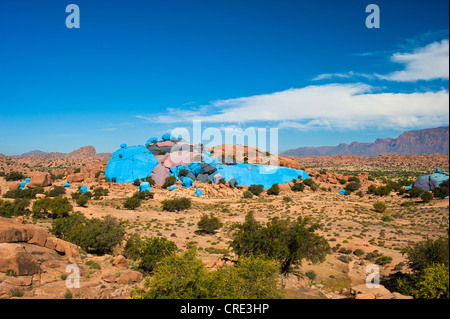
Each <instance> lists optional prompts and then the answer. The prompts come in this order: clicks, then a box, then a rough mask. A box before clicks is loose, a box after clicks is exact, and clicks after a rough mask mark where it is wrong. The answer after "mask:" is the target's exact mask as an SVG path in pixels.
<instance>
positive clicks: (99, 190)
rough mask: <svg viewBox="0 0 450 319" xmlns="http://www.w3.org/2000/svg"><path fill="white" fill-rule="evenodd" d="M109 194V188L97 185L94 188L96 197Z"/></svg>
mask: <svg viewBox="0 0 450 319" xmlns="http://www.w3.org/2000/svg"><path fill="white" fill-rule="evenodd" d="M108 194H109V190H108V189H107V188H103V187H96V188H94V190H93V196H94V199H100V197H102V196H107V195H108Z"/></svg>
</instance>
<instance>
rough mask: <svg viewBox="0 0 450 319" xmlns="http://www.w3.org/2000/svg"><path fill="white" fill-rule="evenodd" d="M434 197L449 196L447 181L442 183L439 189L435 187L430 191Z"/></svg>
mask: <svg viewBox="0 0 450 319" xmlns="http://www.w3.org/2000/svg"><path fill="white" fill-rule="evenodd" d="M432 192H433V195H434V197H437V198H445V197H446V196H449V181H448V180H446V181H443V182H442V183H441V185H439V187H435V188H433V189H432Z"/></svg>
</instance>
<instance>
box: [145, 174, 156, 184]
mask: <svg viewBox="0 0 450 319" xmlns="http://www.w3.org/2000/svg"><path fill="white" fill-rule="evenodd" d="M145 181H146V182H147V183H149V184H150V186H154V185H156V182H155V181H154V180H153V178H152V177H151V176H147V177H146V178H145Z"/></svg>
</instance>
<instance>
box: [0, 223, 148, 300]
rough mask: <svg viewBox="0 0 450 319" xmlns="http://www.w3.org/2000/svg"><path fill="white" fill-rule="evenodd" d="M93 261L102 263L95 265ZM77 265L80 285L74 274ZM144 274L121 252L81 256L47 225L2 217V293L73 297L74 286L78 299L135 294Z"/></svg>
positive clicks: (8, 295)
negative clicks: (129, 262)
mask: <svg viewBox="0 0 450 319" xmlns="http://www.w3.org/2000/svg"><path fill="white" fill-rule="evenodd" d="M88 260H89V261H90V262H91V263H95V264H96V265H97V267H96V268H95V269H90V266H89V265H90V264H89V263H88V262H87V261H88ZM73 266H76V267H77V269H78V270H79V275H80V278H79V279H80V280H79V286H78V287H77V286H74V285H73V284H74V283H75V282H74V281H73V280H72V279H71V278H70V276H71V275H73V274H75V272H74V268H73ZM68 277H69V279H70V280H71V281H70V283H72V285H70V283H69V285H68V282H67V278H68ZM142 279H143V276H142V274H141V273H140V272H137V271H134V270H131V269H129V265H128V261H127V260H126V258H125V257H123V256H121V255H119V256H115V257H113V256H111V255H104V256H100V257H98V256H91V255H81V254H80V249H79V247H77V246H76V245H74V244H72V243H69V242H66V241H64V240H61V239H58V238H56V237H54V236H52V235H51V234H50V233H49V232H48V231H47V230H45V229H44V228H41V227H38V226H35V225H28V224H23V220H21V219H10V218H2V217H0V298H11V297H15V298H19V297H21V298H68V295H66V294H67V292H68V291H69V292H70V296H71V297H73V298H78V297H79V298H129V291H130V290H131V289H132V288H133V287H134V285H135V284H137V283H139V282H141V281H142Z"/></svg>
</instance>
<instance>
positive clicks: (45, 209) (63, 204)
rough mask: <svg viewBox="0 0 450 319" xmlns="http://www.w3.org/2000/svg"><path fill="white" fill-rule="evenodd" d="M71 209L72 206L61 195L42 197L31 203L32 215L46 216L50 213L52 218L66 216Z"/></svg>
mask: <svg viewBox="0 0 450 319" xmlns="http://www.w3.org/2000/svg"><path fill="white" fill-rule="evenodd" d="M71 211H73V206H72V204H71V203H70V202H69V200H68V199H67V198H66V197H62V196H61V195H59V196H57V197H55V198H50V197H46V198H42V199H39V200H37V201H35V202H34V203H33V208H32V212H33V216H34V217H46V216H48V215H50V213H51V214H52V216H51V217H52V218H59V217H64V216H67V215H68V214H69V213H70V212H71Z"/></svg>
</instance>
